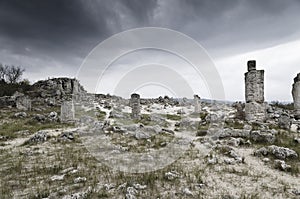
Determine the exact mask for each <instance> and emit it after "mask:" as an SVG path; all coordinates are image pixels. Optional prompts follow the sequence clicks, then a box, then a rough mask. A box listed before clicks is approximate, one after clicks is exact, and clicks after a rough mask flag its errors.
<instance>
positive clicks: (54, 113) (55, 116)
mask: <svg viewBox="0 0 300 199" xmlns="http://www.w3.org/2000/svg"><path fill="white" fill-rule="evenodd" d="M57 116H58V114H57V113H56V112H55V111H53V112H51V113H49V115H48V118H49V119H50V120H56V119H57V118H58V117H57Z"/></svg>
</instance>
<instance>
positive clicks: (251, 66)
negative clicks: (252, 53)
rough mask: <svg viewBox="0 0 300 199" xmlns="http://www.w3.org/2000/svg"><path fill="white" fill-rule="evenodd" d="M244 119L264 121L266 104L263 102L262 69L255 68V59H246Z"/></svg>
mask: <svg viewBox="0 0 300 199" xmlns="http://www.w3.org/2000/svg"><path fill="white" fill-rule="evenodd" d="M245 98H246V104H245V119H246V120H247V121H264V120H265V118H266V104H265V103H264V70H256V61H255V60H251V61H248V72H246V73H245Z"/></svg>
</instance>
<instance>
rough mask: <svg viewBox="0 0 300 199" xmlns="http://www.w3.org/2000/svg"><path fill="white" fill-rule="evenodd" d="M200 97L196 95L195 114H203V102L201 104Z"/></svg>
mask: <svg viewBox="0 0 300 199" xmlns="http://www.w3.org/2000/svg"><path fill="white" fill-rule="evenodd" d="M200 99H201V98H200V97H199V96H198V95H194V108H195V109H194V112H195V113H200V112H201V102H200Z"/></svg>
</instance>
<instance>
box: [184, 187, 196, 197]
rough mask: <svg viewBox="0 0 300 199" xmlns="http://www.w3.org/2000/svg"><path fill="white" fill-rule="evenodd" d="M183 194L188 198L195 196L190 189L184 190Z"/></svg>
mask: <svg viewBox="0 0 300 199" xmlns="http://www.w3.org/2000/svg"><path fill="white" fill-rule="evenodd" d="M182 193H183V194H184V195H187V196H193V195H194V194H193V192H191V190H190V189H189V188H184V189H183V191H182Z"/></svg>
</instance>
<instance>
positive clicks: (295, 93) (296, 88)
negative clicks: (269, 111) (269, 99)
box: [292, 73, 300, 120]
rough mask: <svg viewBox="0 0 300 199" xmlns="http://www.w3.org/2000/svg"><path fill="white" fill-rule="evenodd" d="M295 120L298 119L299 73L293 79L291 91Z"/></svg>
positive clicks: (299, 115)
mask: <svg viewBox="0 0 300 199" xmlns="http://www.w3.org/2000/svg"><path fill="white" fill-rule="evenodd" d="M292 95H293V100H294V108H295V118H296V119H297V120H299V119H300V73H298V74H297V76H296V77H295V78H294V84H293V90H292Z"/></svg>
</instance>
